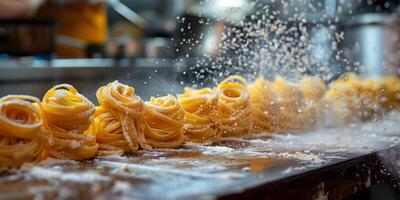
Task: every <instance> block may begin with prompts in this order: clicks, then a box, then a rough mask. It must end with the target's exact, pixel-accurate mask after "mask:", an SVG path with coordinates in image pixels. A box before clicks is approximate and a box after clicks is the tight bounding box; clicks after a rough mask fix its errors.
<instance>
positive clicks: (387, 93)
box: [378, 76, 400, 110]
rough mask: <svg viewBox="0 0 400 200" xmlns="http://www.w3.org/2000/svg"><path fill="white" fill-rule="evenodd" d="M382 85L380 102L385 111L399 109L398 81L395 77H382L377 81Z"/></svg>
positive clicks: (399, 91) (399, 86) (399, 87)
mask: <svg viewBox="0 0 400 200" xmlns="http://www.w3.org/2000/svg"><path fill="white" fill-rule="evenodd" d="M378 82H379V83H381V84H382V87H383V88H382V89H381V94H383V99H380V102H381V103H382V105H383V106H384V108H385V109H386V110H392V109H400V79H399V78H398V77H395V76H384V77H382V78H380V79H378Z"/></svg>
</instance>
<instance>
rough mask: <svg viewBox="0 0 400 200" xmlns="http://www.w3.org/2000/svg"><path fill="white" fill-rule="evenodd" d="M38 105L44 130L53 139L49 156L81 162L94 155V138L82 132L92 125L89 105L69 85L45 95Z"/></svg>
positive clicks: (92, 115) (90, 103) (62, 85)
mask: <svg viewBox="0 0 400 200" xmlns="http://www.w3.org/2000/svg"><path fill="white" fill-rule="evenodd" d="M42 106H43V112H44V116H45V123H46V128H47V129H48V131H49V132H50V133H51V135H52V136H53V139H54V143H53V144H52V146H51V149H50V156H52V157H55V158H61V159H73V160H83V159H88V158H92V157H94V156H95V155H96V151H97V144H96V138H95V136H93V135H90V134H87V133H85V131H86V130H87V129H88V128H89V126H90V124H91V123H92V122H93V117H94V111H95V108H94V105H93V103H92V102H90V101H89V100H88V99H87V98H86V97H84V96H83V95H81V94H79V93H78V91H77V90H76V89H75V88H74V87H72V86H71V85H68V84H61V85H57V86H54V87H53V88H51V89H50V90H49V91H47V92H46V94H45V95H44V97H43V100H42Z"/></svg>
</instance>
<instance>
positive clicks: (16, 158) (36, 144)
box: [0, 95, 51, 167]
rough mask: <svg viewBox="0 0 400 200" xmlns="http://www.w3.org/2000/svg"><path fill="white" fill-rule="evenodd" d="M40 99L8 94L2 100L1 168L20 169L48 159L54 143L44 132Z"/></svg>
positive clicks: (0, 125) (0, 113) (0, 122)
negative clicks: (47, 152) (22, 166)
mask: <svg viewBox="0 0 400 200" xmlns="http://www.w3.org/2000/svg"><path fill="white" fill-rule="evenodd" d="M40 107H41V105H40V101H39V99H37V98H35V97H31V96H24V95H9V96H5V97H3V98H1V99H0V167H19V166H21V165H22V164H24V163H27V162H37V161H40V160H41V159H43V158H45V156H46V149H47V147H48V145H49V142H50V141H51V138H50V135H49V134H48V133H47V132H46V131H45V130H43V129H42V125H43V119H42V115H41V111H40Z"/></svg>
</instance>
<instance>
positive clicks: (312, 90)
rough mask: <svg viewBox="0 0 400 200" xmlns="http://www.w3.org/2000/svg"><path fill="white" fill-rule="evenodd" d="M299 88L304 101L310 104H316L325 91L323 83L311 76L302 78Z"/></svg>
mask: <svg viewBox="0 0 400 200" xmlns="http://www.w3.org/2000/svg"><path fill="white" fill-rule="evenodd" d="M299 88H300V90H301V91H302V92H303V95H304V100H305V101H306V102H307V103H312V104H315V103H318V102H319V101H320V100H321V99H322V98H323V97H324V95H325V93H326V91H327V87H326V84H325V82H324V81H323V80H321V79H320V78H318V77H312V76H304V77H303V79H302V80H301V81H300V83H299Z"/></svg>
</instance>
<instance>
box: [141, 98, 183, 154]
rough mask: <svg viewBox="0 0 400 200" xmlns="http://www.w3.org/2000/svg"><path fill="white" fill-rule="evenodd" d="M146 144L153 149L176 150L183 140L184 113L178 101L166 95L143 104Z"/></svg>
mask: <svg viewBox="0 0 400 200" xmlns="http://www.w3.org/2000/svg"><path fill="white" fill-rule="evenodd" d="M144 111H145V112H144V118H145V122H146V124H145V125H146V127H145V132H144V133H145V137H146V142H147V143H148V144H150V145H151V146H152V147H153V148H157V149H160V148H161V149H165V148H176V147H178V146H180V145H181V144H182V143H183V140H184V132H185V129H184V121H185V112H184V110H183V108H182V106H181V105H180V104H179V102H178V100H177V99H176V98H175V97H174V96H172V95H168V96H165V97H159V98H151V99H150V101H148V102H146V103H145V107H144Z"/></svg>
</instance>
